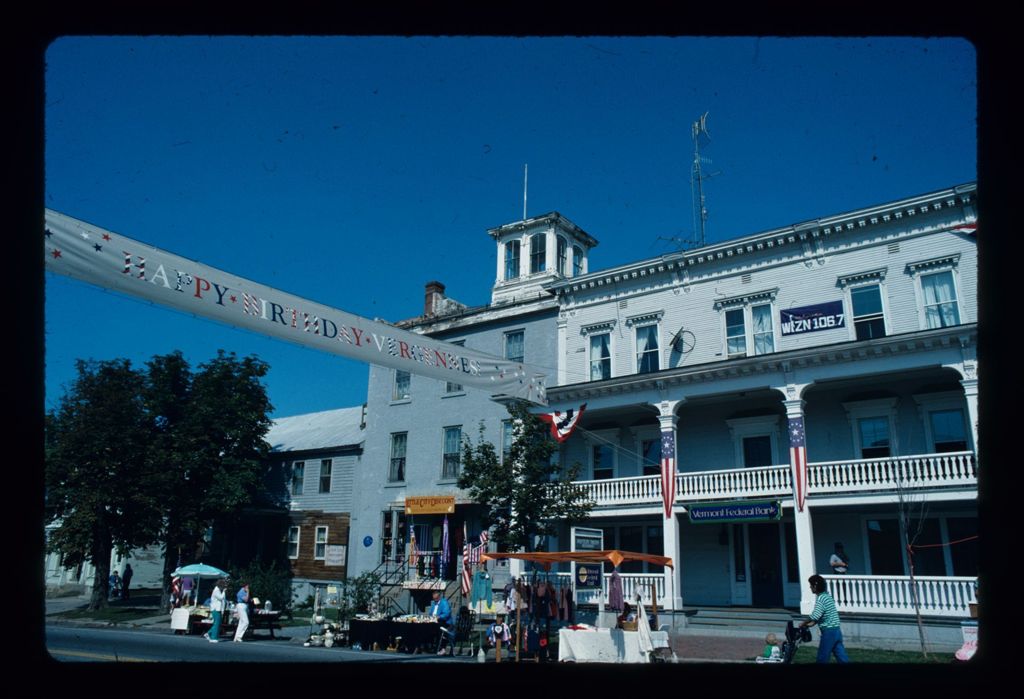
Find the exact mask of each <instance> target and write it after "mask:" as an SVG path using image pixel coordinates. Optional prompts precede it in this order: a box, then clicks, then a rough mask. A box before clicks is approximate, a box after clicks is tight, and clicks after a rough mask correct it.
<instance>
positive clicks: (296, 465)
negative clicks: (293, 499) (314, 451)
mask: <svg viewBox="0 0 1024 699" xmlns="http://www.w3.org/2000/svg"><path fill="white" fill-rule="evenodd" d="M305 473H306V462H304V461H295V462H293V463H292V495H302V486H303V480H304V478H305Z"/></svg>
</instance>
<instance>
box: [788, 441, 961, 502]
mask: <svg viewBox="0 0 1024 699" xmlns="http://www.w3.org/2000/svg"><path fill="white" fill-rule="evenodd" d="M807 479H808V487H807V492H808V494H809V495H814V494H816V493H851V492H864V491H894V490H896V489H897V487H902V488H904V489H918V488H936V487H944V486H963V485H975V484H977V482H978V465H977V460H976V459H975V458H974V454H973V452H969V451H958V452H950V453H947V454H919V455H916V456H891V457H887V458H884V459H860V460H854V461H828V462H819V463H809V464H807Z"/></svg>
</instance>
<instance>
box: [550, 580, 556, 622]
mask: <svg viewBox="0 0 1024 699" xmlns="http://www.w3.org/2000/svg"><path fill="white" fill-rule="evenodd" d="M548 617H549V618H551V619H557V618H558V597H557V596H556V593H555V586H554V585H552V584H551V583H548Z"/></svg>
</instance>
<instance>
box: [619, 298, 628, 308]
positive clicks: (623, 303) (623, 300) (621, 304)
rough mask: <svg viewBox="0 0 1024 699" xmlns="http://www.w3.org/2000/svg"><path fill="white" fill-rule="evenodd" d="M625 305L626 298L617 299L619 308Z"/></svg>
mask: <svg viewBox="0 0 1024 699" xmlns="http://www.w3.org/2000/svg"><path fill="white" fill-rule="evenodd" d="M626 306H627V302H626V299H622V300H621V301H619V308H625V307H626Z"/></svg>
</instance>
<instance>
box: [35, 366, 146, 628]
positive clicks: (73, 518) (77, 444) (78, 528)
mask: <svg viewBox="0 0 1024 699" xmlns="http://www.w3.org/2000/svg"><path fill="white" fill-rule="evenodd" d="M76 367H77V370H78V376H77V378H76V379H75V382H74V384H73V385H72V386H71V388H70V389H68V390H67V391H66V392H65V393H64V395H63V397H62V398H61V400H60V404H59V405H58V407H57V408H56V409H55V410H53V411H51V412H50V413H49V414H48V415H47V416H46V418H45V425H46V429H45V445H46V452H45V453H46V464H45V474H46V475H45V483H46V496H45V497H46V515H47V521H48V522H56V523H58V526H57V527H56V528H55V529H54V530H53V532H52V533H51V535H50V538H49V542H48V548H49V550H50V551H53V552H57V553H60V554H61V556H62V558H63V563H64V565H65V566H68V567H71V566H76V565H79V564H81V563H86V562H87V563H91V564H92V565H93V566H94V568H95V571H96V572H95V578H94V583H93V588H92V590H93V592H92V599H91V600H90V602H89V609H93V610H95V609H100V608H102V607H105V606H106V605H107V598H108V596H109V587H108V576H109V573H110V556H111V553H112V552H113V551H114V550H115V549H116V550H117V551H118V552H119V553H120V554H122V555H126V554H127V553H130V552H131V551H132V549H135V548H141V547H144V546H147V545H150V544H153V543H155V542H156V541H157V540H158V535H159V531H160V525H161V521H162V520H161V515H162V512H163V509H162V505H163V502H162V498H161V493H160V489H161V482H162V474H161V473H160V472H159V471H158V470H157V469H156V468H155V465H154V462H153V460H152V459H151V458H150V456H151V455H150V452H149V449H150V445H151V440H152V436H153V432H152V425H151V424H150V422H149V420H148V418H147V415H146V411H145V409H144V401H143V398H142V387H143V383H144V377H143V374H142V373H141V372H139V371H136V370H134V369H132V367H131V363H130V362H129V361H128V360H125V359H117V360H110V361H99V362H97V361H83V360H79V361H78V362H76Z"/></svg>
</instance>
